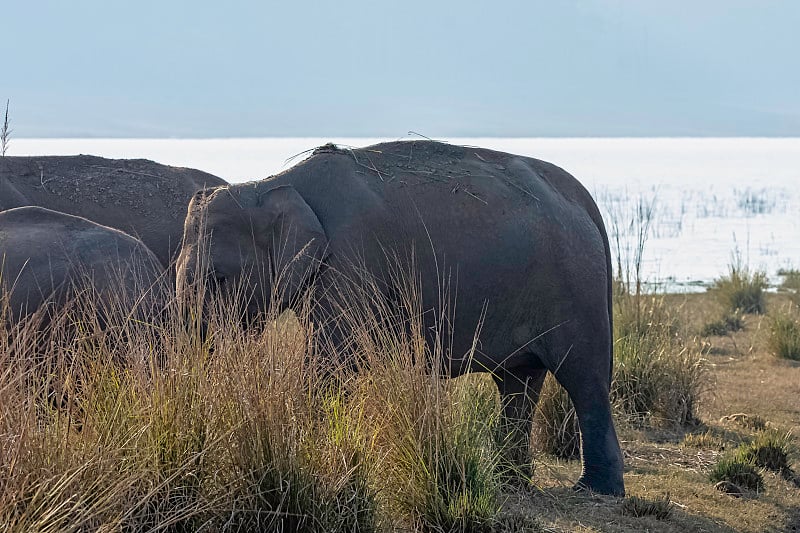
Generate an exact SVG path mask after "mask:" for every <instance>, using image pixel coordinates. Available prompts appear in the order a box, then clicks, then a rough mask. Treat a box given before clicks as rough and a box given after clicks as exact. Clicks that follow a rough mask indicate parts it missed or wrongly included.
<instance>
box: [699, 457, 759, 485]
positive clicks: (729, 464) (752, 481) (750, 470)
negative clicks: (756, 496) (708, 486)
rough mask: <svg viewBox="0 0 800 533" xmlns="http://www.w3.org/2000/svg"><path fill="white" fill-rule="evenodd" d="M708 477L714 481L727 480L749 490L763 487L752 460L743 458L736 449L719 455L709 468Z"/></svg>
mask: <svg viewBox="0 0 800 533" xmlns="http://www.w3.org/2000/svg"><path fill="white" fill-rule="evenodd" d="M709 478H710V479H711V481H712V482H714V483H719V482H720V481H728V482H730V483H733V484H734V485H737V486H739V487H742V488H746V489H749V490H755V491H758V490H761V489H762V488H763V487H764V478H763V477H762V476H761V472H759V469H758V467H757V466H756V465H755V463H754V462H753V461H752V460H749V459H746V458H743V457H741V456H740V455H739V452H738V451H734V452H733V453H728V454H725V455H723V456H722V457H720V459H719V460H718V461H717V463H716V464H715V465H714V468H712V469H711V474H710V475H709Z"/></svg>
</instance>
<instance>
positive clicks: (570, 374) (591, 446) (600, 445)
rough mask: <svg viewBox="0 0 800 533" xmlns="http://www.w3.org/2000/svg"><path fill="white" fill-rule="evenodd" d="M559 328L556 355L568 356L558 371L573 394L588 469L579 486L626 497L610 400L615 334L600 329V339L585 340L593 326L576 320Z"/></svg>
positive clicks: (585, 464) (579, 481) (584, 459)
mask: <svg viewBox="0 0 800 533" xmlns="http://www.w3.org/2000/svg"><path fill="white" fill-rule="evenodd" d="M584 325H585V323H584ZM560 329H562V331H560V332H559V334H558V337H560V339H561V342H558V343H554V344H553V348H554V351H553V352H552V353H553V354H554V355H555V354H557V353H561V354H562V359H563V360H562V361H561V362H560V364H559V365H558V366H557V368H555V369H554V371H553V374H554V375H555V377H556V379H557V380H558V381H559V383H561V385H562V386H563V387H564V388H565V389H566V391H567V393H568V394H569V397H570V399H571V400H572V403H573V405H574V406H575V413H576V415H577V417H578V424H579V426H580V429H581V459H582V462H583V471H582V473H581V477H580V479H579V480H578V482H577V483H576V485H575V488H576V489H589V490H592V491H595V492H599V493H603V494H614V495H619V496H621V495H624V493H625V487H624V484H623V480H622V469H623V464H622V451H621V450H620V447H619V441H618V439H617V433H616V431H615V429H614V423H613V420H612V417H611V403H610V401H609V389H610V386H611V384H610V353H611V346H610V343H611V339H610V334H605V335H603V334H602V333H600V334H599V335H597V334H596V333H595V337H594V339H593V340H594V341H595V342H586V341H581V340H580V339H587V338H592V336H591V335H588V333H590V332H591V331H592V330H591V328H588V329H587V328H585V327H580V324H579V323H578V322H577V321H576V322H575V323H573V324H567V325H565V327H563V328H560ZM595 331H596V330H595ZM598 336H599V337H600V339H599V340H600V341H601V342H597V341H598V338H597V337H598ZM556 347H558V348H556Z"/></svg>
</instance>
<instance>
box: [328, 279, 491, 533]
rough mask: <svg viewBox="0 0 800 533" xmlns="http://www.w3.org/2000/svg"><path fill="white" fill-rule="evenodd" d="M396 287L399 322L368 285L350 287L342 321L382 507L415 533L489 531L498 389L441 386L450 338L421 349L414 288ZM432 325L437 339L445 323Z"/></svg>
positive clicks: (477, 380) (466, 383)
mask: <svg viewBox="0 0 800 533" xmlns="http://www.w3.org/2000/svg"><path fill="white" fill-rule="evenodd" d="M397 282H398V284H399V285H400V288H399V290H398V294H400V295H401V297H400V300H399V304H400V311H399V316H398V310H397V309H396V308H395V307H394V306H393V305H390V304H388V303H387V302H386V301H385V300H383V299H382V298H376V297H375V295H377V294H380V292H379V291H378V290H377V287H376V286H375V285H374V281H371V280H366V281H365V280H364V279H361V280H359V283H358V284H355V285H354V286H352V287H347V288H346V289H347V292H346V294H343V296H345V298H343V301H346V302H348V306H347V307H342V313H341V315H340V316H339V320H340V321H341V322H342V323H344V324H345V327H346V328H347V329H348V330H350V331H352V332H353V346H352V349H353V350H354V353H353V355H354V356H355V357H356V359H357V360H358V361H361V365H362V368H361V371H360V372H359V375H358V377H357V378H356V380H355V381H356V386H355V389H354V390H355V391H357V392H356V393H355V394H356V395H357V396H359V397H361V398H364V400H363V401H364V402H365V404H366V405H367V407H366V415H365V416H366V420H367V424H368V425H369V426H370V427H372V428H373V431H374V435H375V437H374V439H375V443H376V446H377V447H379V448H380V450H381V456H382V458H381V460H380V461H379V463H378V467H377V469H378V471H379V475H378V476H376V478H375V480H374V482H375V486H376V490H377V492H378V494H380V501H381V503H382V504H383V505H384V506H385V509H387V510H388V513H389V514H390V515H392V516H395V517H403V518H402V520H401V522H402V523H405V524H407V525H410V526H412V527H413V528H414V529H416V530H420V531H486V530H491V528H492V527H495V525H497V524H498V522H497V520H498V513H499V510H500V488H501V474H502V472H501V458H502V453H501V452H502V450H501V448H500V445H499V443H498V439H497V429H498V417H499V415H500V409H499V401H498V394H497V389H496V386H495V384H494V382H493V381H491V380H486V379H482V377H481V376H474V375H473V376H463V377H461V378H458V379H456V380H442V379H441V378H440V376H442V375H445V374H446V371H445V369H444V368H443V367H442V361H443V355H444V353H443V350H444V349H445V348H444V346H445V345H446V343H447V342H448V341H447V338H446V336H445V335H444V334H441V335H440V336H437V338H438V339H439V340H437V341H436V342H435V343H434V344H433V345H431V344H430V343H426V342H425V341H424V336H423V335H424V334H423V331H424V330H423V324H422V322H421V320H420V317H421V316H422V313H421V310H420V309H419V302H420V299H419V297H418V294H419V293H418V290H419V289H418V286H417V285H415V284H414V283H413V280H408V279H407V278H404V279H398V280H397ZM340 290H343V289H342V288H341V287H340ZM343 292H344V291H343ZM353 302H356V305H353V304H352V303H353ZM396 303H397V302H396ZM440 313H441V315H440V316H446V315H445V313H446V311H441V312H440ZM435 322H436V325H435V326H434V328H436V329H437V331H443V330H444V326H445V323H444V321H439V320H435ZM409 333H410V334H409Z"/></svg>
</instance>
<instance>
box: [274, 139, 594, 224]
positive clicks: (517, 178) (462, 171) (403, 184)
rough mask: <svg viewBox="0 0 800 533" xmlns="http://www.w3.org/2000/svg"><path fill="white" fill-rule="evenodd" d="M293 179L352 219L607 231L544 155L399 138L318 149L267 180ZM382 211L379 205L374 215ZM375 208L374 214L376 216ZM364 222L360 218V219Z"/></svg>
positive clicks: (322, 204)
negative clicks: (537, 156)
mask: <svg viewBox="0 0 800 533" xmlns="http://www.w3.org/2000/svg"><path fill="white" fill-rule="evenodd" d="M273 180H274V183H275V184H291V185H293V186H295V187H296V188H298V190H300V191H301V194H302V195H303V197H304V198H308V199H310V202H309V203H313V202H316V204H317V205H312V208H313V209H314V210H315V212H318V213H319V212H322V213H325V212H326V211H327V212H330V213H332V216H341V217H342V218H344V219H346V220H359V219H363V218H365V217H366V218H370V217H372V218H376V219H380V218H381V217H386V216H387V212H388V215H389V216H390V217H393V218H394V219H395V222H396V223H397V224H399V226H396V227H399V228H402V226H403V224H404V221H406V220H410V219H411V218H414V217H417V218H421V219H424V220H423V222H424V223H425V224H428V225H431V226H443V227H447V228H452V227H453V226H456V228H457V229H458V230H461V231H473V232H476V233H486V232H487V231H489V232H491V231H492V228H494V231H502V228H504V227H505V226H506V225H508V224H513V225H515V226H517V227H529V228H532V227H541V225H542V223H548V222H551V221H556V220H557V221H558V222H559V223H560V224H562V225H566V226H569V225H570V224H571V223H572V222H573V221H575V222H576V223H578V224H580V223H583V222H586V221H589V222H590V223H591V224H592V225H594V226H595V227H597V228H598V230H599V232H600V233H601V234H603V235H604V234H605V230H604V228H603V225H602V220H601V218H600V214H599V211H598V210H597V206H596V205H595V203H594V201H593V199H592V198H591V196H590V195H589V193H588V192H587V191H586V189H585V188H584V187H583V186H582V185H581V184H580V183H579V182H578V180H577V179H575V178H574V177H573V176H572V175H570V174H569V173H568V172H566V171H565V170H563V169H562V168H560V167H557V166H555V165H553V164H551V163H547V162H545V161H541V160H538V159H534V158H530V157H524V156H518V155H514V154H508V153H505V152H499V151H495V150H488V149H485V148H474V147H467V146H458V145H450V144H446V143H441V142H435V141H396V142H389V143H381V144H377V145H373V146H368V147H365V148H358V149H342V148H338V147H336V146H333V145H325V146H323V147H320V148H318V149H317V150H315V152H314V153H313V154H312V156H311V157H309V158H308V159H307V160H305V161H303V162H302V163H300V164H298V165H296V166H295V167H293V168H291V169H289V170H287V171H285V172H284V173H282V174H280V175H278V176H276V177H275V178H273V179H270V180H268V181H273ZM376 211H378V212H377V213H376ZM370 213H372V215H370ZM359 221H360V222H362V220H359Z"/></svg>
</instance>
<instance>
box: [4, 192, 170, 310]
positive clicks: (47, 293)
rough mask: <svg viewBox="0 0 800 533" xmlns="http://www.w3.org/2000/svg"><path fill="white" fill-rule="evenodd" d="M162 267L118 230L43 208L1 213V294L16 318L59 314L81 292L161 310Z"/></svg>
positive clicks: (105, 300) (100, 301)
mask: <svg viewBox="0 0 800 533" xmlns="http://www.w3.org/2000/svg"><path fill="white" fill-rule="evenodd" d="M163 271H164V269H163V267H162V266H161V263H160V262H159V261H158V259H157V258H156V256H155V255H154V254H153V253H152V252H151V251H150V250H149V249H148V248H147V247H146V246H145V245H144V244H143V243H142V242H141V241H139V240H138V239H135V238H133V237H131V236H129V235H126V234H125V233H123V232H121V231H119V230H116V229H113V228H109V227H107V226H101V225H100V224H96V223H94V222H92V221H89V220H86V219H85V218H80V217H76V216H72V215H67V214H64V213H59V212H56V211H51V210H49V209H45V208H42V207H31V206H28V207H18V208H14V209H9V210H7V211H2V212H0V289H1V290H0V298H7V301H6V302H5V303H6V304H7V305H8V308H7V311H8V312H10V313H11V319H12V320H13V321H15V322H16V321H19V320H22V319H24V318H25V317H27V316H29V315H31V314H33V313H34V312H36V311H37V310H40V309H42V308H43V306H49V308H48V309H47V311H54V312H57V310H58V308H59V307H60V306H62V305H64V304H65V303H66V302H67V301H69V300H70V299H72V298H74V297H75V295H76V291H82V290H92V291H94V294H95V296H96V297H97V299H96V300H95V302H96V303H98V304H99V305H103V303H107V304H108V305H116V304H122V305H131V306H134V305H137V306H139V309H140V310H142V311H145V312H148V313H151V312H158V311H159V309H158V308H157V307H155V306H157V305H159V304H158V302H159V301H160V300H161V299H162V297H163V295H164V294H165V292H164V291H165V289H164V287H163V285H164V281H163V280H164V274H163ZM95 296H92V297H95ZM50 316H51V313H49V312H48V313H45V317H44V320H45V324H46V323H47V321H48V320H49V318H50Z"/></svg>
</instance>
